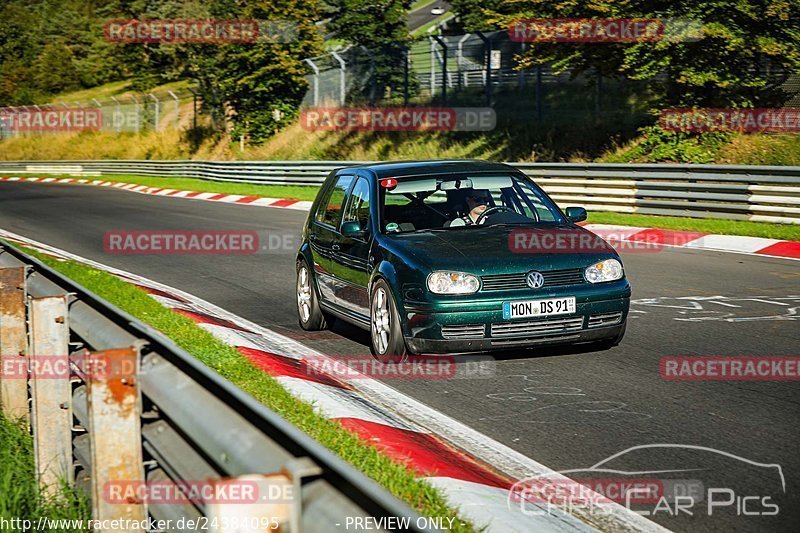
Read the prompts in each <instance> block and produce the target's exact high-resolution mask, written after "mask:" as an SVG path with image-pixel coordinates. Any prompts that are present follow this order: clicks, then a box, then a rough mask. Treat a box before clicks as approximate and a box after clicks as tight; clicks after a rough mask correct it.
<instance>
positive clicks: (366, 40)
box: [327, 0, 411, 95]
mask: <svg viewBox="0 0 800 533" xmlns="http://www.w3.org/2000/svg"><path fill="white" fill-rule="evenodd" d="M409 7H411V1H410V0H329V2H328V9H327V13H328V15H329V16H330V23H329V24H328V30H330V31H331V32H335V33H336V36H337V37H339V38H341V39H343V40H345V41H347V42H348V43H351V44H354V45H355V46H363V47H364V48H366V49H367V50H368V51H369V52H368V53H370V54H371V55H372V56H373V57H374V62H375V80H374V86H375V90H376V93H377V94H378V95H380V94H384V92H385V91H386V89H387V88H389V89H391V90H392V91H395V90H399V89H401V88H402V86H403V79H404V71H405V61H406V49H407V47H408V44H409V40H410V37H409V34H408V26H407V24H406V13H407V11H408V9H409Z"/></svg>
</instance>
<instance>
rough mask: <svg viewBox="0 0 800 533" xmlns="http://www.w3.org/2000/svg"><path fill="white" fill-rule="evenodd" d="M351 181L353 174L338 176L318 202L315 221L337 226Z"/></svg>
mask: <svg viewBox="0 0 800 533" xmlns="http://www.w3.org/2000/svg"><path fill="white" fill-rule="evenodd" d="M352 183H353V176H339V179H338V180H337V181H336V185H334V186H333V187H332V188H331V190H330V191H329V192H328V194H327V195H326V196H327V198H324V199H323V200H322V202H320V204H319V209H318V210H317V216H316V219H317V222H321V223H323V224H328V225H330V226H333V227H334V228H338V227H339V221H340V220H341V219H342V208H343V207H344V200H345V198H346V197H347V191H348V190H350V185H351V184H352Z"/></svg>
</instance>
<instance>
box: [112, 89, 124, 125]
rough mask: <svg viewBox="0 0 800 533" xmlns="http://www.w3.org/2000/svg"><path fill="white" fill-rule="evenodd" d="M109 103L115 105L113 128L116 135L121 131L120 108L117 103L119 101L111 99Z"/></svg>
mask: <svg viewBox="0 0 800 533" xmlns="http://www.w3.org/2000/svg"><path fill="white" fill-rule="evenodd" d="M111 101H112V102H114V103H115V104H116V111H115V112H114V120H113V122H114V128H115V129H116V130H117V133H119V131H120V130H121V129H122V107H121V105H120V103H119V100H117V99H116V98H114V97H113V96H112V97H111Z"/></svg>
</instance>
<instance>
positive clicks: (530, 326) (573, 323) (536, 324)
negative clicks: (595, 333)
mask: <svg viewBox="0 0 800 533" xmlns="http://www.w3.org/2000/svg"><path fill="white" fill-rule="evenodd" d="M582 328H583V317H582V316H577V317H576V316H573V317H568V318H548V319H545V320H533V321H530V322H501V323H499V324H492V337H531V336H533V337H536V336H539V335H549V334H553V333H569V332H572V331H580V330H581V329H582Z"/></svg>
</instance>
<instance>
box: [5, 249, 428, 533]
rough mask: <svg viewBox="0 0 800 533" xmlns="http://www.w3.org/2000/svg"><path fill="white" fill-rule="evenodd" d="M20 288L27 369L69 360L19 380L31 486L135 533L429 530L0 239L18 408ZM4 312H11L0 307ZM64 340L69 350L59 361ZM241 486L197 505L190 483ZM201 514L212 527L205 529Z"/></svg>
mask: <svg viewBox="0 0 800 533" xmlns="http://www.w3.org/2000/svg"><path fill="white" fill-rule="evenodd" d="M5 267H8V268H5ZM26 272H27V276H26ZM25 290H27V294H28V296H29V297H30V299H29V300H28V301H29V302H30V305H29V306H28V311H29V312H30V313H31V324H30V328H29V329H30V330H31V332H32V334H31V337H32V342H31V346H30V347H28V350H29V351H28V353H29V354H31V355H33V362H34V363H35V364H34V365H32V366H31V369H32V370H38V369H39V368H40V367H42V368H44V363H45V362H47V361H48V359H45V356H50V357H51V358H52V357H53V356H54V355H56V356H62V357H56V358H55V361H54V362H57V363H58V362H60V363H61V364H62V365H64V360H67V362H68V363H69V365H67V366H66V370H65V369H64V368H63V367H62V368H57V369H55V370H49V371H50V372H53V373H54V376H52V377H53V378H54V379H46V378H49V377H51V376H49V374H47V373H46V374H44V375H37V374H34V375H32V376H31V377H32V378H33V379H32V381H31V384H32V387H31V390H32V392H33V394H34V398H33V399H32V404H33V409H34V413H35V416H34V422H33V424H32V427H33V430H34V438H35V440H36V442H37V465H38V466H39V467H40V470H42V475H41V476H40V477H41V479H42V481H43V485H44V486H45V487H52V486H54V484H53V482H52V480H53V479H56V480H61V479H64V480H66V481H70V482H71V481H72V480H73V478H74V480H75V481H74V485H75V487H76V488H78V489H79V490H83V491H84V492H86V493H87V494H88V496H89V498H90V500H91V505H92V516H93V518H94V519H95V520H102V521H105V524H106V526H105V527H106V528H111V529H105V530H104V531H126V532H127V531H144V529H136V528H137V527H139V528H146V527H148V526H147V524H148V521H147V520H148V518H152V519H153V520H172V526H171V527H170V530H171V531H183V530H186V529H187V528H188V529H197V528H196V527H193V526H191V525H188V524H190V523H194V524H199V523H203V524H208V525H209V526H210V527H209V528H208V529H210V530H212V531H233V530H234V529H232V528H230V527H224V524H225V522H226V520H222V519H225V518H227V522H228V523H229V524H235V523H237V522H238V523H239V524H240V525H243V526H248V527H242V528H239V530H247V531H269V530H271V531H277V530H279V531H288V532H290V533H298V532H300V531H303V532H305V533H323V532H327V531H330V530H331V525H332V524H336V523H342V522H344V521H345V520H347V519H348V518H353V517H355V518H358V517H363V519H366V517H378V518H379V517H388V516H393V517H408V518H409V523H410V524H412V525H411V526H409V527H410V530H412V531H429V530H428V529H424V528H420V527H418V526H417V525H416V519H417V518H418V517H419V515H418V514H417V513H415V512H414V511H413V510H412V509H410V508H409V507H408V506H407V505H406V504H404V503H402V502H400V501H398V500H397V499H396V498H394V497H393V496H392V495H391V494H390V493H389V492H388V491H386V490H385V489H384V488H383V487H380V486H379V485H377V484H376V483H375V482H374V481H372V480H370V479H368V478H367V477H366V476H364V475H363V474H362V473H360V472H357V471H356V470H355V469H353V467H352V466H351V465H348V464H347V463H345V462H344V461H343V460H342V459H341V458H339V457H337V456H335V455H334V454H333V453H332V452H331V451H330V450H328V449H326V448H325V447H323V446H322V445H321V444H319V443H318V442H316V441H314V440H312V439H311V438H310V437H309V436H308V435H306V434H304V433H302V432H301V431H300V430H299V429H298V428H296V427H294V426H292V425H291V424H289V423H288V422H287V421H286V420H285V419H283V418H281V417H280V416H278V415H277V414H276V413H275V412H273V411H271V410H269V409H268V408H267V407H266V406H264V405H263V404H260V403H258V402H257V401H256V400H255V399H254V398H252V397H250V396H248V395H247V394H245V393H244V392H242V391H241V390H240V389H238V388H237V387H236V386H234V385H233V384H232V383H230V382H228V381H227V380H225V379H223V378H222V377H221V376H219V375H218V374H216V373H215V372H213V371H212V370H211V369H209V368H208V367H206V366H204V365H203V364H201V363H200V362H199V361H197V360H196V359H195V358H194V357H192V356H191V355H190V354H188V353H186V352H185V351H184V350H182V349H181V348H179V347H178V346H176V345H175V344H174V343H173V342H172V341H171V340H169V339H167V338H165V337H163V336H162V335H161V334H159V333H158V332H157V331H155V330H153V329H152V328H150V327H149V326H147V325H145V324H143V323H141V322H139V321H138V320H137V319H135V318H134V317H132V316H130V315H128V314H126V313H125V312H124V311H121V310H119V309H117V308H115V307H113V306H112V305H111V304H109V303H108V302H105V301H104V300H102V299H100V298H99V297H97V296H96V295H94V294H93V293H91V292H89V291H88V290H86V289H85V288H84V287H81V286H80V285H78V284H76V283H75V282H74V281H72V280H70V279H68V278H66V277H64V276H63V275H61V274H59V273H57V272H55V271H54V270H52V269H51V268H49V267H48V266H46V265H44V264H43V263H41V262H40V261H38V260H37V259H35V258H33V257H31V256H28V255H26V254H24V253H23V252H21V251H20V250H18V249H16V248H15V247H13V246H11V245H9V244H8V243H6V242H5V241H0V304H2V307H1V309H2V310H3V313H4V315H5V316H4V317H3V324H8V325H9V327H11V326H13V327H14V328H16V329H15V331H16V332H17V335H16V336H10V335H8V331H7V330H6V329H5V328H4V330H3V333H4V344H3V346H4V348H3V354H4V355H5V353H6V351H7V350H8V351H9V353H11V354H12V355H14V356H15V357H17V358H20V357H22V364H23V366H22V367H23V369H24V371H23V372H22V376H21V377H22V379H18V380H16V381H19V382H21V383H22V384H23V388H22V391H23V393H24V395H25V396H24V399H23V401H22V404H23V406H25V408H24V410H27V401H28V398H27V387H26V386H25V385H26V384H27V380H26V379H25V378H27V377H28V373H27V370H28V365H27V364H26V363H25V360H24V356H25V344H26V343H25V338H26V323H25V307H26V306H25V305H24V303H25V301H26V300H25V298H24V297H22V298H21V299H20V295H19V294H18V293H19V292H23V291H25ZM15 291H16V292H15ZM23 296H24V295H23ZM20 302H21V303H20ZM12 306H13V307H14V309H15V312H14V313H11V312H7V311H9V310H10V309H11V308H12ZM60 317H61V318H63V320H57V319H59V318H60ZM8 338H11V340H12V341H14V344H13V346H12V344H11V341H8V340H7V339H8ZM19 338H21V339H22V342H21V343H20V342H19ZM70 341H72V342H70ZM76 344H80V345H82V348H81V350H78V351H76V352H75V353H72V354H68V353H67V350H68V348H69V346H70V345H72V346H74V345H76ZM125 346H127V348H120V347H125ZM11 348H13V349H11ZM20 353H22V355H20ZM70 369H72V370H74V372H72V373H70ZM45 370H47V369H46V368H45ZM40 372H41V371H40ZM48 417H51V418H49V419H50V420H53V423H52V425H49V424H48V423H47V420H48ZM73 423H74V424H73ZM56 433H58V435H56ZM48 446H49V447H48ZM53 456H56V457H57V459H53ZM65 457H66V460H65ZM54 466H57V467H58V468H52V467H54ZM48 476H49V477H48ZM45 480H47V482H46V483H45ZM247 483H252V484H254V485H255V486H256V487H257V488H258V491H259V494H258V495H259V498H258V499H252V500H251V501H246V502H237V501H236V500H235V498H234V499H226V498H222V499H221V500H219V501H213V500H212V501H206V500H204V499H203V497H202V494H203V492H202V491H203V488H204V487H212V488H213V487H217V486H219V485H223V486H225V487H227V486H230V487H231V488H232V489H236V488H237V486H238V487H239V488H241V487H242V486H244V485H246V484H247ZM169 487H175V488H180V489H181V490H183V489H186V490H188V492H189V493H192V487H195V488H197V489H200V493H199V494H200V495H201V498H199V499H198V498H194V497H188V495H187V497H184V498H178V497H177V496H176V497H174V498H173V496H175V494H174V491H171V489H170V488H169ZM59 488H60V487H59ZM151 489H152V490H153V491H154V492H153V493H151ZM165 493H166V497H164V496H165ZM212 493H213V492H212ZM51 494H52V493H51ZM199 518H203V519H204V520H203V521H202V522H199V521H198V519H199ZM214 519H218V520H216V523H217V524H222V526H221V527H211V526H213V524H214V522H213V520H214ZM237 519H238V520H237ZM181 524H182V525H181ZM254 525H255V526H257V527H250V526H254ZM114 527H118V528H120V529H113V528H114ZM153 527H156V526H153Z"/></svg>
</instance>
